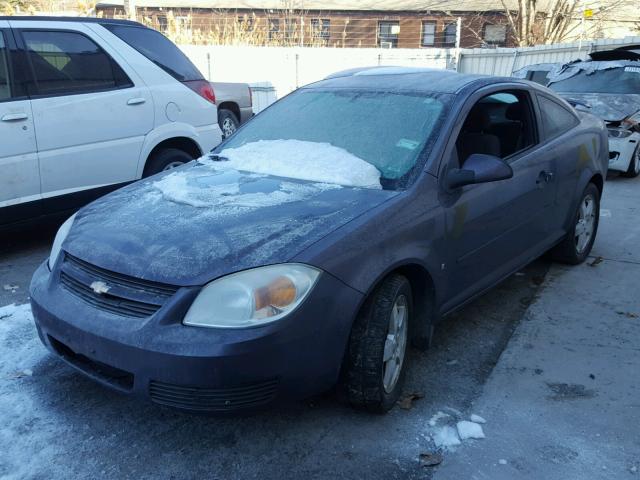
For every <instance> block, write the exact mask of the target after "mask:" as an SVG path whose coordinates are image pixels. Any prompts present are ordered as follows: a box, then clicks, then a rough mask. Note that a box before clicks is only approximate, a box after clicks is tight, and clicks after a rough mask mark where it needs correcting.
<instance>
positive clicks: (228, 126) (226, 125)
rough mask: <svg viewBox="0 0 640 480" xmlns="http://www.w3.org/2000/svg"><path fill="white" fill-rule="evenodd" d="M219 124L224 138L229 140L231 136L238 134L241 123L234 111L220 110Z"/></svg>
mask: <svg viewBox="0 0 640 480" xmlns="http://www.w3.org/2000/svg"><path fill="white" fill-rule="evenodd" d="M218 124H219V125H220V130H222V135H224V138H229V137H230V136H231V135H233V134H234V133H236V130H238V126H239V125H240V121H239V120H238V117H236V116H235V114H234V113H233V112H232V111H230V110H220V112H219V113H218Z"/></svg>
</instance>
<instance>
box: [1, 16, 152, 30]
mask: <svg viewBox="0 0 640 480" xmlns="http://www.w3.org/2000/svg"><path fill="white" fill-rule="evenodd" d="M0 20H8V21H20V20H28V21H30V22H34V21H35V22H73V23H99V24H101V25H129V26H131V27H144V28H147V27H146V26H144V25H143V24H141V23H139V22H134V21H132V20H119V19H115V18H96V17H53V16H50V17H48V16H44V15H33V16H2V15H0Z"/></svg>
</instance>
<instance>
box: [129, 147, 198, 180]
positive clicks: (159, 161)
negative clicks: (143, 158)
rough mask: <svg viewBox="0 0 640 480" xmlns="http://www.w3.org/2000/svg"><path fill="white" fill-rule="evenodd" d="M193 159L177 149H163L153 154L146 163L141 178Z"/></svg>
mask: <svg viewBox="0 0 640 480" xmlns="http://www.w3.org/2000/svg"><path fill="white" fill-rule="evenodd" d="M191 160H193V157H192V156H191V155H189V154H188V153H187V152H185V151H184V150H180V149H178V148H165V149H163V150H160V151H158V152H156V153H154V154H153V155H152V156H151V158H149V160H148V161H147V165H146V166H145V167H144V173H143V174H142V177H143V178H144V177H149V176H151V175H155V174H156V173H159V172H162V171H163V170H165V169H168V167H169V166H171V165H175V166H179V165H181V164H184V163H187V162H190V161H191Z"/></svg>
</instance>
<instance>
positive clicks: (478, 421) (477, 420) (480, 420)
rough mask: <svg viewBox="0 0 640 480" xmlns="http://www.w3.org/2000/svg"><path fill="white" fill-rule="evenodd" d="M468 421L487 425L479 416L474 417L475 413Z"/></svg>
mask: <svg viewBox="0 0 640 480" xmlns="http://www.w3.org/2000/svg"><path fill="white" fill-rule="evenodd" d="M469 420H471V421H472V422H475V423H487V421H486V420H485V419H484V418H482V417H481V416H480V415H476V414H475V413H472V414H471V416H470V417H469Z"/></svg>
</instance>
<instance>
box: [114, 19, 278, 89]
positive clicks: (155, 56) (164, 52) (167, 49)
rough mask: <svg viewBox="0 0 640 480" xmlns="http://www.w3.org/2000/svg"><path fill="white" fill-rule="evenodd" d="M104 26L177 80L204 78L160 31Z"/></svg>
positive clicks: (185, 80) (144, 28) (122, 26)
mask: <svg viewBox="0 0 640 480" xmlns="http://www.w3.org/2000/svg"><path fill="white" fill-rule="evenodd" d="M273 22H274V20H271V23H273ZM278 25H279V23H278ZM103 26H104V28H106V29H107V30H109V31H110V32H111V33H113V34H114V35H115V36H116V37H118V38H119V39H120V40H122V41H123V42H126V43H127V44H128V45H129V46H131V47H132V48H134V49H136V50H137V51H138V52H140V53H141V54H142V55H144V56H145V57H147V58H148V59H149V60H151V61H152V62H153V63H155V64H156V65H158V66H159V67H160V68H162V69H163V70H164V71H165V72H167V73H168V74H169V75H171V76H172V77H173V78H175V79H176V80H178V81H180V82H190V81H193V80H202V79H203V78H204V77H203V76H202V74H201V73H200V72H199V71H198V69H197V68H196V67H195V65H194V64H193V63H191V60H189V59H188V58H187V56H186V55H185V54H184V53H182V51H180V49H179V48H178V47H176V46H175V45H174V44H173V42H171V40H169V39H168V38H167V37H165V36H164V35H162V34H161V33H160V32H156V31H155V30H151V29H150V28H146V27H130V26H125V25H112V24H105V25H103ZM278 28H279V27H278ZM269 38H271V30H270V31H269Z"/></svg>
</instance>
